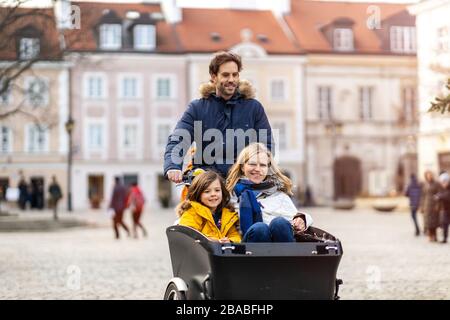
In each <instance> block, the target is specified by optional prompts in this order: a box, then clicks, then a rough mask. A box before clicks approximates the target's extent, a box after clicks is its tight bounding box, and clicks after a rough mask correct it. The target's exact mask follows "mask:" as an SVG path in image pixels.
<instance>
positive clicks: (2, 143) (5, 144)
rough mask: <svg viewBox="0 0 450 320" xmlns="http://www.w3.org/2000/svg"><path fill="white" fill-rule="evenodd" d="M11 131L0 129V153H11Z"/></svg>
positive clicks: (6, 128)
mask: <svg viewBox="0 0 450 320" xmlns="http://www.w3.org/2000/svg"><path fill="white" fill-rule="evenodd" d="M11 146H12V143H11V129H9V128H8V127H4V126H1V127H0V153H7V152H11Z"/></svg>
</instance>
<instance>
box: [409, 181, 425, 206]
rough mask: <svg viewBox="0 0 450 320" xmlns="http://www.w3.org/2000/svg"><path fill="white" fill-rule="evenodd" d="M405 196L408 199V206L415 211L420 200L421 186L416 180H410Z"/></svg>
mask: <svg viewBox="0 0 450 320" xmlns="http://www.w3.org/2000/svg"><path fill="white" fill-rule="evenodd" d="M405 195H406V196H407V197H408V198H409V205H410V206H411V207H413V208H416V209H417V208H418V207H419V206H420V200H421V198H422V185H421V184H420V183H419V182H418V181H417V180H416V179H411V182H410V183H409V185H408V187H407V189H406V192H405Z"/></svg>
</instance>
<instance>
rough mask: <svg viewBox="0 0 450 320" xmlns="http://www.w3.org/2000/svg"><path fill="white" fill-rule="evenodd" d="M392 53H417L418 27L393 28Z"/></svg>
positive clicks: (391, 33)
mask: <svg viewBox="0 0 450 320" xmlns="http://www.w3.org/2000/svg"><path fill="white" fill-rule="evenodd" d="M389 37H390V44H391V51H392V52H398V53H415V52H416V50H417V46H416V27H412V26H391V28H390V31H389Z"/></svg>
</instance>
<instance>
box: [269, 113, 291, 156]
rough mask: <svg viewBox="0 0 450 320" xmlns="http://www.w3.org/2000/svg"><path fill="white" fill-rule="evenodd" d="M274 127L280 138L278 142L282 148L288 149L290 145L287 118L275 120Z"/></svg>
mask: <svg viewBox="0 0 450 320" xmlns="http://www.w3.org/2000/svg"><path fill="white" fill-rule="evenodd" d="M272 129H273V132H274V136H275V137H277V138H278V139H277V141H276V143H277V144H278V146H279V148H280V150H286V149H287V146H288V141H287V139H288V137H287V120H285V121H274V122H273V123H272Z"/></svg>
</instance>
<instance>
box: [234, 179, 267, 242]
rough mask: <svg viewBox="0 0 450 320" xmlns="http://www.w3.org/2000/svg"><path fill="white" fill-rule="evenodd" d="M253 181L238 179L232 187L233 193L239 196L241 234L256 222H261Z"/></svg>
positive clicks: (256, 192)
mask: <svg viewBox="0 0 450 320" xmlns="http://www.w3.org/2000/svg"><path fill="white" fill-rule="evenodd" d="M254 185H255V184H254V183H253V182H251V181H248V180H239V182H238V183H237V184H236V186H235V187H234V193H235V194H236V196H238V197H239V224H240V227H241V231H242V234H243V235H244V234H245V233H246V232H247V230H248V229H249V228H250V227H251V226H252V225H253V224H254V223H256V222H262V221H263V220H262V213H261V206H260V204H259V203H258V201H257V200H256V196H257V194H258V193H259V192H258V191H257V190H253V187H254Z"/></svg>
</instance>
